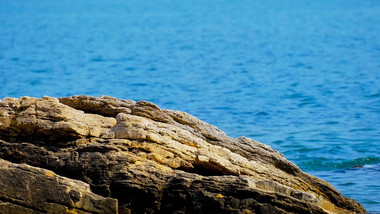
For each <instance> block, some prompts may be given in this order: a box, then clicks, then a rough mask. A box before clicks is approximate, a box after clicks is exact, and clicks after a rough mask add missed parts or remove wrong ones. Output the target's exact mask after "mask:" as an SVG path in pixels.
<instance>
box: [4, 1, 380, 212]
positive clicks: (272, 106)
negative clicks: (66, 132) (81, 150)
mask: <svg viewBox="0 0 380 214" xmlns="http://www.w3.org/2000/svg"><path fill="white" fill-rule="evenodd" d="M78 94H87V95H93V96H98V95H111V96H115V97H118V98H124V99H133V100H148V101H151V102H154V103H156V104H158V105H159V106H160V107H161V108H166V109H175V110H181V111H186V112H189V113H191V114H193V115H195V116H197V117H199V118H200V119H202V120H205V121H207V122H209V123H211V124H214V125H216V126H217V127H219V128H220V129H222V130H224V131H225V132H226V133H227V134H228V135H230V136H233V137H238V136H241V135H245V136H248V137H251V138H253V139H255V140H258V141H261V142H263V143H266V144H269V145H271V146H272V147H273V148H275V149H277V150H279V151H280V152H282V153H284V154H285V156H286V157H287V158H288V159H289V160H291V161H293V162H295V163H296V164H298V165H299V166H300V167H301V168H302V169H303V170H305V171H306V172H308V173H310V174H313V175H316V176H318V177H320V178H322V179H325V180H327V181H328V182H330V183H331V184H332V185H334V186H335V187H336V188H337V189H338V190H339V191H341V192H342V193H343V194H344V195H346V196H348V197H352V198H354V199H356V200H357V201H359V202H360V203H362V204H363V205H364V207H365V208H366V209H367V210H368V211H371V212H376V211H377V212H380V152H379V151H380V1H377V0H373V1H370V0H361V1H358V0H318V1H317V0H315V1H305V0H289V1H282V0H255V1H248V0H241V1H233V0H207V1H206V0H203V1H199V0H191V1H175V0H161V1H141V0H127V1H124V0H123V1H122V0H117V1H114V0H97V1H90V0H87V1H84V0H83V1H74V0H62V1H51V0H38V1H31V0H1V1H0V98H3V97H20V96H25V95H28V96H35V97H41V96H43V95H49V96H55V97H61V96H70V95H78ZM357 165H362V166H363V167H356V168H354V167H355V166H357Z"/></svg>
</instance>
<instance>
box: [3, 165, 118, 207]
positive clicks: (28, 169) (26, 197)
mask: <svg viewBox="0 0 380 214" xmlns="http://www.w3.org/2000/svg"><path fill="white" fill-rule="evenodd" d="M0 190H1V191H0V213H8V214H11V213H15V214H20V213H46V212H47V213H83V214H85V213H116V212H117V200H116V199H113V198H104V197H102V196H99V195H96V194H94V193H92V192H91V190H90V186H89V185H88V184H86V183H84V182H82V181H77V180H72V179H69V178H66V177H62V176H59V175H56V174H55V173H54V172H52V171H50V170H46V169H41V168H37V167H32V166H29V165H26V164H14V163H11V162H9V161H6V160H2V159H0Z"/></svg>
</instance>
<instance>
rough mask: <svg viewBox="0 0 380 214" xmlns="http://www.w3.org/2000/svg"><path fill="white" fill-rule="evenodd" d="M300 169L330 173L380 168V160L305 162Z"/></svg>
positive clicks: (357, 159)
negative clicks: (341, 170) (361, 168)
mask: <svg viewBox="0 0 380 214" xmlns="http://www.w3.org/2000/svg"><path fill="white" fill-rule="evenodd" d="M300 167H301V168H302V169H303V170H305V171H330V170H339V169H352V168H360V167H365V168H374V167H375V168H380V158H378V157H362V158H356V159H353V160H348V161H337V162H333V161H328V160H313V161H308V162H303V163H301V164H300Z"/></svg>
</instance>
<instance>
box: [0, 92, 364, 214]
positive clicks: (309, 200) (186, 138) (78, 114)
mask: <svg viewBox="0 0 380 214" xmlns="http://www.w3.org/2000/svg"><path fill="white" fill-rule="evenodd" d="M0 158H2V159H4V160H7V161H11V162H13V164H21V163H23V165H22V166H26V165H24V164H28V165H31V166H34V167H39V168H43V169H47V170H50V171H51V172H54V174H53V175H54V176H55V175H56V174H57V175H60V176H64V177H67V178H68V179H77V180H81V181H83V182H85V183H87V184H88V185H89V186H90V187H91V190H92V191H93V192H94V193H95V194H98V195H99V197H112V198H114V199H117V201H118V207H117V208H118V212H119V213H360V212H365V210H364V209H363V207H362V206H361V205H360V204H358V203H357V202H356V201H354V200H352V199H349V198H346V197H344V196H342V195H341V194H340V193H339V192H338V191H337V190H335V189H334V188H333V187H332V186H331V185H330V184H328V183H327V182H325V181H323V180H320V179H318V178H316V177H313V176H311V175H308V174H307V173H305V172H303V171H302V170H300V169H299V168H298V167H297V166H296V165H295V164H293V163H291V162H289V161H288V160H286V159H285V158H284V157H283V155H281V154H280V153H278V152H277V151H275V150H273V149H271V148H270V146H268V145H265V144H262V143H259V142H256V141H254V140H252V139H249V138H245V137H240V138H238V139H234V138H231V137H228V136H226V135H225V134H224V133H223V132H222V131H220V130H218V129H217V128H216V127H214V126H212V125H210V124H207V123H205V122H203V121H200V120H199V119H197V118H195V117H194V116H191V115H189V114H187V113H184V112H178V111H171V110H163V109H160V108H158V107H157V106H156V105H154V104H152V103H149V102H145V101H140V102H135V101H129V100H120V99H116V98H112V97H105V96H101V97H97V98H95V97H89V96H73V97H65V98H59V99H56V98H50V97H44V98H42V99H37V98H29V97H23V98H20V99H13V98H5V99H3V100H2V101H1V102H0ZM3 162H4V161H3ZM3 162H2V163H3ZM50 171H48V172H50ZM46 176H49V175H46ZM0 178H1V179H6V178H3V177H1V176H0ZM0 182H1V181H0ZM20 182H21V181H20ZM0 191H2V190H1V189H0ZM56 192H59V190H57V191H56ZM2 194H4V193H2V192H0V201H1V200H2ZM22 197H24V196H22ZM25 200H26V199H25ZM28 200H31V201H33V200H35V201H38V200H40V199H38V197H37V196H36V197H35V198H34V197H31V198H29V199H28ZM0 203H1V202H0ZM7 203H8V205H9V206H8V208H9V209H11V208H12V206H23V205H25V207H24V208H25V209H27V208H28V209H29V208H30V206H31V205H29V204H17V203H13V204H12V202H7ZM33 203H34V202H33ZM33 203H32V204H33ZM33 206H34V205H32V207H33ZM0 207H1V205H0ZM67 207H70V208H72V209H74V207H73V205H70V206H69V205H67ZM33 209H34V207H33ZM107 209H108V208H107ZM35 210H37V211H38V210H42V208H38V209H35ZM86 212H87V211H86ZM90 212H92V211H90ZM94 212H95V211H94ZM96 212H98V211H96ZM104 212H111V213H112V212H116V211H114V210H113V211H110V209H108V210H105V211H104Z"/></svg>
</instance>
